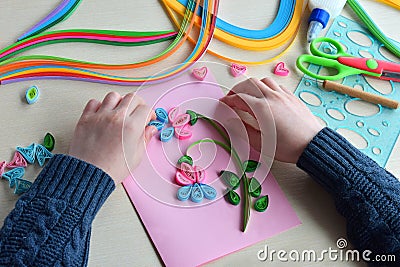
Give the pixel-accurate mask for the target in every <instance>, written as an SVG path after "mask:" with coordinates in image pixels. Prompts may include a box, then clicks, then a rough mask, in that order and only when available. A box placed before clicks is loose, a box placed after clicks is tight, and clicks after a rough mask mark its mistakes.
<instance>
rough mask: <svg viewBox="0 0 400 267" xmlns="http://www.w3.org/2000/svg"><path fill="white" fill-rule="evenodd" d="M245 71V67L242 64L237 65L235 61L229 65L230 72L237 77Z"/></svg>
mask: <svg viewBox="0 0 400 267" xmlns="http://www.w3.org/2000/svg"><path fill="white" fill-rule="evenodd" d="M246 71H247V67H246V66H244V65H239V64H236V63H232V65H231V74H232V76H233V77H238V76H240V75H243V74H245V73H246Z"/></svg>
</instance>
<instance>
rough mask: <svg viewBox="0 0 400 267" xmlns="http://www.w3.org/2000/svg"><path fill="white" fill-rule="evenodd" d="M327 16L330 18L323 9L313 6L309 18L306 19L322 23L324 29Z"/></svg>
mask: <svg viewBox="0 0 400 267" xmlns="http://www.w3.org/2000/svg"><path fill="white" fill-rule="evenodd" d="M329 18H330V15H329V13H328V12H327V11H325V10H324V9H320V8H315V9H313V11H312V12H311V15H310V18H309V19H308V23H310V22H312V21H318V22H319V23H321V24H322V26H323V29H324V28H325V27H326V25H327V24H328V21H329Z"/></svg>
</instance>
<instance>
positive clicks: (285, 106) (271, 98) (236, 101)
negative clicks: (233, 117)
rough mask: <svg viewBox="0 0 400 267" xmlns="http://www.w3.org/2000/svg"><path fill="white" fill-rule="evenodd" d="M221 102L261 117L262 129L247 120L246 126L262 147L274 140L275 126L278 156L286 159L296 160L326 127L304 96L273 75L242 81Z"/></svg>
mask: <svg viewBox="0 0 400 267" xmlns="http://www.w3.org/2000/svg"><path fill="white" fill-rule="evenodd" d="M221 102H223V103H225V104H227V105H228V106H230V107H231V108H233V109H235V110H236V111H239V112H238V114H239V113H240V112H243V111H245V112H248V113H250V114H251V115H253V116H254V117H255V118H257V120H258V123H259V125H260V131H261V132H260V131H259V130H258V129H256V128H255V127H254V126H250V125H251V124H252V123H246V122H245V126H246V129H247V132H248V135H249V140H250V144H251V145H252V146H253V147H254V148H255V149H257V150H258V151H260V150H261V149H263V146H265V145H266V144H267V145H268V144H271V140H270V139H271V138H274V135H273V134H272V136H268V131H270V133H271V129H270V127H275V128H276V139H277V140H276V153H275V158H276V159H277V160H280V161H283V162H291V163H296V162H297V160H298V159H299V157H300V155H301V154H302V152H303V151H304V149H305V148H306V146H307V145H308V143H309V142H310V141H311V140H312V138H313V137H314V136H315V135H316V134H317V133H318V132H319V131H320V130H321V129H322V128H323V127H322V126H321V125H320V124H319V122H318V121H317V119H316V118H315V117H314V116H313V115H312V113H311V111H310V110H309V109H308V108H307V107H306V105H305V104H304V103H303V102H301V100H299V99H298V98H297V97H296V96H295V95H293V93H292V92H290V91H289V90H287V89H286V88H284V87H282V86H279V85H278V84H277V83H276V82H275V81H273V80H272V79H269V78H264V79H262V80H261V81H259V80H257V79H249V80H246V81H244V82H242V83H239V84H237V85H236V86H234V87H233V88H232V90H231V91H230V92H229V93H228V95H227V96H225V97H223V98H222V99H221ZM271 114H272V117H273V118H272V117H271ZM239 116H240V114H239ZM241 117H242V118H243V116H241ZM273 121H275V126H274V123H273ZM268 138H269V140H268ZM268 156H270V155H268Z"/></svg>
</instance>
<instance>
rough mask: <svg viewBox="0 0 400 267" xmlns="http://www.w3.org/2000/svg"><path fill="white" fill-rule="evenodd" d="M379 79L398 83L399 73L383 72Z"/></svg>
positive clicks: (399, 79) (399, 80)
mask: <svg viewBox="0 0 400 267" xmlns="http://www.w3.org/2000/svg"><path fill="white" fill-rule="evenodd" d="M381 79H384V80H391V81H394V82H400V73H399V72H392V71H383V72H382V76H381Z"/></svg>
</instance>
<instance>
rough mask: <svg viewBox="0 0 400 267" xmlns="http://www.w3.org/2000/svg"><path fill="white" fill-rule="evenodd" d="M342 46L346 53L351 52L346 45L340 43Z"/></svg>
mask: <svg viewBox="0 0 400 267" xmlns="http://www.w3.org/2000/svg"><path fill="white" fill-rule="evenodd" d="M340 46H341V47H342V48H343V51H344V52H347V51H348V50H349V49H348V48H347V46H346V45H345V44H342V43H340Z"/></svg>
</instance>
